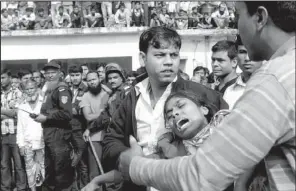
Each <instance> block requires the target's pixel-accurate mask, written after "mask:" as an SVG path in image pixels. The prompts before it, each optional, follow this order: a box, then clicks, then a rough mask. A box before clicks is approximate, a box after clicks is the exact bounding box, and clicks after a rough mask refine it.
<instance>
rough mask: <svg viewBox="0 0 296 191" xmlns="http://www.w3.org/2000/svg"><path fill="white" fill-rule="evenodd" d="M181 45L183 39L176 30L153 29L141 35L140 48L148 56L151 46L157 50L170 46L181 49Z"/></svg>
mask: <svg viewBox="0 0 296 191" xmlns="http://www.w3.org/2000/svg"><path fill="white" fill-rule="evenodd" d="M181 45H182V42H181V37H180V35H179V34H178V33H177V32H176V31H175V30H173V29H170V28H166V27H151V28H149V29H147V30H146V31H144V32H143V33H142V34H141V36H140V43H139V48H140V51H141V52H143V53H145V54H146V53H147V50H148V48H149V46H152V47H154V48H156V49H161V48H168V47H170V46H174V47H176V48H178V49H181Z"/></svg>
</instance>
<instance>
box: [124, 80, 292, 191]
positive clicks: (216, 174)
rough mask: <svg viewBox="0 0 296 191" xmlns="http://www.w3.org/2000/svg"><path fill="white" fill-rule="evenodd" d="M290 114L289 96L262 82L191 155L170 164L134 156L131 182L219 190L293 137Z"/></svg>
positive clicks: (165, 187)
mask: <svg viewBox="0 0 296 191" xmlns="http://www.w3.org/2000/svg"><path fill="white" fill-rule="evenodd" d="M259 77H260V76H259ZM293 113H294V114H295V106H294V104H293V103H292V102H291V98H290V97H289V95H288V94H287V93H286V91H285V90H284V89H283V87H282V86H281V84H279V83H278V82H277V80H276V79H275V78H274V77H267V78H265V80H262V81H261V83H258V84H257V85H256V86H253V87H252V88H249V89H248V90H246V92H245V94H244V95H243V96H242V97H241V99H240V100H239V101H238V103H237V104H236V105H235V107H234V109H233V111H232V112H231V114H229V116H228V117H227V118H225V119H224V121H223V122H222V123H221V124H220V125H219V127H218V128H217V129H216V131H215V132H214V133H213V135H212V136H211V137H210V138H209V139H208V140H206V141H205V143H204V144H203V145H202V146H201V147H200V149H199V150H198V151H197V153H196V154H195V155H192V156H185V157H178V158H175V159H171V160H153V159H146V158H144V157H134V158H133V159H132V162H131V164H130V168H129V175H130V177H131V179H132V181H133V182H134V183H136V184H139V185H147V186H152V187H155V188H157V189H159V190H170V191H180V190H183V191H192V190H196V191H199V190H202V191H211V190H223V189H224V188H226V187H227V186H228V185H229V184H230V183H232V182H233V181H234V180H236V179H237V178H238V176H239V175H240V174H241V173H243V172H244V171H246V170H248V169H250V168H251V167H253V166H254V165H256V164H258V163H259V162H260V161H261V160H262V159H263V158H264V157H265V156H266V155H267V153H268V152H269V151H270V149H271V148H272V146H273V145H274V144H278V143H281V142H283V141H286V140H288V139H290V138H292V137H294V136H295V131H293V128H294V127H293V124H294V122H295V121H294V122H293V119H292V117H291V114H293ZM289 116H290V118H289Z"/></svg>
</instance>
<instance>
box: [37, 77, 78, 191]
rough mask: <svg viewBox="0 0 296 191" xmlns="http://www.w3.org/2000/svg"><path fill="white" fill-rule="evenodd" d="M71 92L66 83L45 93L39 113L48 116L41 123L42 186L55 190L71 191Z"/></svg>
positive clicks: (72, 173)
mask: <svg viewBox="0 0 296 191" xmlns="http://www.w3.org/2000/svg"><path fill="white" fill-rule="evenodd" d="M71 101H72V93H71V91H70V89H69V87H68V85H67V84H66V83H63V82H59V83H58V84H57V87H56V88H53V90H52V91H51V92H48V93H46V94H45V97H44V102H43V104H42V107H41V114H43V115H45V116H47V120H46V121H45V122H44V123H42V127H43V135H44V142H45V174H46V175H45V181H44V186H46V187H48V188H50V189H52V190H54V191H66V190H71V189H72V184H73V179H74V168H73V167H71V158H70V153H71V147H70V138H71V126H70V121H71V119H72V103H71Z"/></svg>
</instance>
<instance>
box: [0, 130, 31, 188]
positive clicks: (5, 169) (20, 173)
mask: <svg viewBox="0 0 296 191" xmlns="http://www.w3.org/2000/svg"><path fill="white" fill-rule="evenodd" d="M1 144H2V148H1V191H11V190H12V187H11V184H12V164H11V157H12V158H13V161H14V169H15V174H16V176H15V177H16V188H17V190H18V191H20V190H26V187H27V180H26V171H25V166H24V161H23V159H22V157H21V155H20V151H19V148H18V146H17V144H16V135H15V134H12V135H10V134H8V135H2V141H1Z"/></svg>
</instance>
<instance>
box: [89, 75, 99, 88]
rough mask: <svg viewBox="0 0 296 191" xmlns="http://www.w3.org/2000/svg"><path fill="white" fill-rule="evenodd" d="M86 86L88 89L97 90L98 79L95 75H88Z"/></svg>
mask: <svg viewBox="0 0 296 191" xmlns="http://www.w3.org/2000/svg"><path fill="white" fill-rule="evenodd" d="M86 81H87V85H88V87H90V88H97V87H98V85H99V84H100V79H99V77H98V75H97V74H96V73H90V74H87V76H86Z"/></svg>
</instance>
